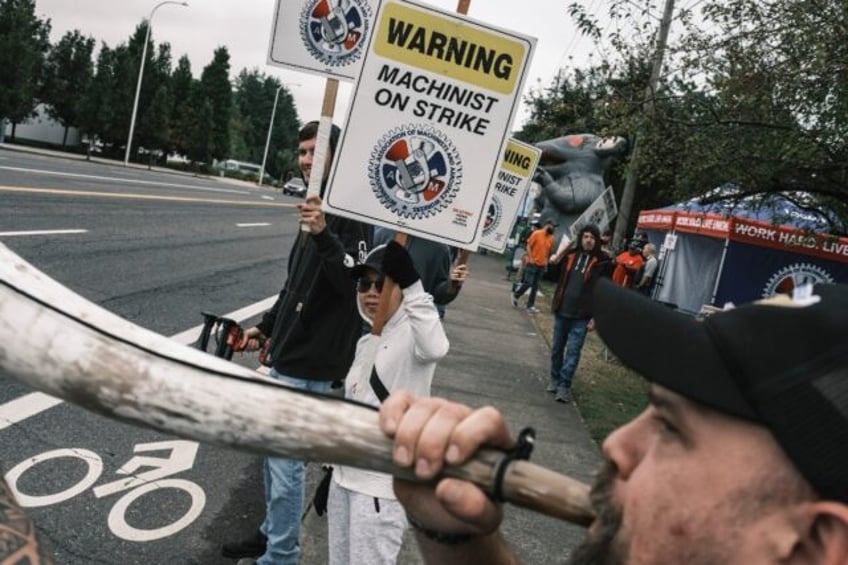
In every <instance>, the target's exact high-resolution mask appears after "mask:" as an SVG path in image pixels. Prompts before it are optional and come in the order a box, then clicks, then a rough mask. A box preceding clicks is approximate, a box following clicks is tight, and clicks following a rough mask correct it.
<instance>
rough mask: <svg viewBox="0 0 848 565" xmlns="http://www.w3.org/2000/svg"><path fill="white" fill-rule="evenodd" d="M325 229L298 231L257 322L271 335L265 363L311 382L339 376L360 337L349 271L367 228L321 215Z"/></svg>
mask: <svg viewBox="0 0 848 565" xmlns="http://www.w3.org/2000/svg"><path fill="white" fill-rule="evenodd" d="M326 221H327V228H326V229H325V230H324V231H323V232H321V233H320V234H318V235H309V236H307V237H306V243H305V245H304V244H302V242H303V240H304V237H305V236H306V234H304V233H303V232H300V234H299V235H298V237H297V238H295V241H294V244H293V245H292V250H291V253H290V254H289V264H288V278H287V279H286V283H285V285H284V286H283V290H282V291H280V296H279V297H278V298H277V302H275V303H274V306H273V307H272V308H271V310H269V311H268V312H266V313H265V315H264V316H263V317H262V321H261V322H260V323H259V324H257V327H258V328H259V330H260V331H261V332H262V333H263V334H264V335H266V336H270V337H271V351H270V354H271V362H272V365H273V367H274V368H275V369H276V370H277V371H278V372H279V373H282V374H283V375H286V376H289V377H295V378H299V379H306V380H312V381H335V380H340V379H343V378H344V377H345V375H346V374H347V371H348V369H349V368H350V365H351V363H352V362H353V354H354V350H355V348H356V341H357V340H358V339H359V337H360V336H361V335H362V322H361V320H360V318H359V311H358V310H357V308H356V289H355V288H354V284H353V280H352V279H351V274H350V269H351V268H352V267H353V266H354V264H356V263H357V262H360V261H362V260H364V257H365V254H366V253H367V251H368V250H369V249H370V248H371V241H372V227H371V226H368V225H365V224H362V223H360V222H357V221H355V220H348V219H345V218H339V217H335V216H331V215H329V214H328V215H326Z"/></svg>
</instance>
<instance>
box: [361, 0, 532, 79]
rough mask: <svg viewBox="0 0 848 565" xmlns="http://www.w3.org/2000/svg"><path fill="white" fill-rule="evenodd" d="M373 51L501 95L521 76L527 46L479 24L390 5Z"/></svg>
mask: <svg viewBox="0 0 848 565" xmlns="http://www.w3.org/2000/svg"><path fill="white" fill-rule="evenodd" d="M376 33H377V35H376V36H375V37H374V43H373V50H374V52H375V53H377V54H378V55H380V56H381V57H385V58H387V59H391V60H393V61H397V62H399V63H402V64H405V65H410V66H413V67H417V68H419V69H422V70H425V71H429V72H432V73H436V74H439V75H442V76H447V77H451V78H454V79H456V80H460V81H463V82H466V83H469V84H473V85H475V86H479V87H481V88H486V89H489V90H493V91H495V92H499V93H502V94H509V93H511V92H512V91H513V89H514V88H515V86H516V84H517V83H518V81H519V80H520V78H521V65H522V62H523V61H524V57H525V52H526V50H527V47H528V46H527V44H526V43H525V42H522V41H518V40H516V39H512V38H509V37H505V36H504V35H501V34H500V33H495V32H493V31H490V30H487V29H485V28H484V27H482V26H480V25H479V24H477V23H474V22H470V21H462V20H458V19H457V18H456V17H455V16H453V17H450V18H448V17H445V16H442V15H439V14H435V13H432V12H425V11H422V10H420V9H417V8H416V7H414V6H410V5H402V4H396V3H391V4H388V5H385V6H384V8H383V11H382V17H381V19H380V21H379V22H378V23H377V30H376Z"/></svg>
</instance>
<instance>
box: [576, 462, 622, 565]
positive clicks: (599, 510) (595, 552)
mask: <svg viewBox="0 0 848 565" xmlns="http://www.w3.org/2000/svg"><path fill="white" fill-rule="evenodd" d="M616 474H617V470H616V468H615V465H613V464H612V463H611V462H610V461H606V462H605V463H604V466H603V467H602V468H601V469H600V470H599V471H598V476H597V478H596V479H595V484H594V485H593V486H592V492H591V493H590V498H591V500H592V507H593V508H594V509H595V513H596V516H597V518H596V524H597V525H596V526H595V530H594V531H593V532H592V533H591V536H590V537H589V538H588V539H586V541H584V542H583V544H582V545H580V546H579V547H578V548H577V549H575V550H574V553H573V554H572V555H571V558H570V559H569V561H568V564H569V565H617V564H619V563H624V562H625V561H626V559H625V555H624V551H623V548H622V547H620V546H619V545H617V544H616V540H615V536H616V535H617V534H618V530H619V528H620V527H621V520H622V515H621V510H620V509H619V508H617V507H615V506H614V505H613V503H612V499H611V491H612V484H613V480H614V479H615V476H616Z"/></svg>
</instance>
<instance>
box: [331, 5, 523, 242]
mask: <svg viewBox="0 0 848 565" xmlns="http://www.w3.org/2000/svg"><path fill="white" fill-rule="evenodd" d="M533 48H534V40H533V39H531V38H528V37H524V36H520V35H518V34H515V33H513V32H509V31H504V30H501V29H497V28H493V27H491V26H488V25H486V24H482V23H479V22H475V21H473V20H469V19H467V18H465V17H463V16H460V15H457V14H453V13H447V12H442V11H439V10H437V9H435V8H432V7H430V6H425V5H421V4H416V3H412V2H400V1H398V0H383V2H382V4H381V6H380V8H379V12H378V14H377V18H376V24H375V26H374V32H373V34H372V36H371V41H370V43H369V46H368V48H367V49H366V52H365V56H364V60H363V64H362V71H361V74H360V77H359V79H358V81H357V83H356V86H355V87H354V91H353V95H352V99H351V107H350V113H349V115H348V120H347V123H346V124H345V128H344V131H343V133H342V138H341V140H340V142H339V146H338V149H337V151H338V158H337V159H336V163H335V168H334V169H333V171H332V172H331V173H330V179H329V189H328V191H327V194H326V196H325V207H326V209H327V211H329V212H332V213H335V214H338V215H341V216H347V217H352V218H356V219H359V220H362V221H365V222H368V223H372V224H376V225H382V226H386V227H389V228H392V229H397V230H400V231H404V232H407V233H411V234H414V235H419V236H421V237H425V238H428V239H433V240H437V241H442V242H444V243H447V244H448V245H453V246H457V247H462V248H465V249H471V250H475V249H476V248H477V245H478V243H479V237H480V234H481V232H482V226H483V222H484V221H485V218H486V207H487V204H488V200H489V198H488V197H489V193H490V190H491V189H492V188H493V186H492V179H493V177H494V176H495V173H496V171H497V170H498V169H499V168H500V165H501V161H502V156H503V152H502V148H503V147H504V146H505V142H506V138H507V132H508V130H509V127H510V125H511V123H512V119H513V117H514V114H515V111H516V108H517V104H518V100H519V96H520V94H521V88H522V86H523V83H524V79H525V77H526V69H527V68H528V66H529V62H530V57H531V55H532V52H533Z"/></svg>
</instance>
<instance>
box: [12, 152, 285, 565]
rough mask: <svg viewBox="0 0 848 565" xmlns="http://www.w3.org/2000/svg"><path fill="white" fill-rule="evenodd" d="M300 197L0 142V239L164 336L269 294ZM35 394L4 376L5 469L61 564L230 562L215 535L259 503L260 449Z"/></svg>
mask: <svg viewBox="0 0 848 565" xmlns="http://www.w3.org/2000/svg"><path fill="white" fill-rule="evenodd" d="M297 202H299V199H297V198H294V197H289V196H282V195H280V194H279V193H275V192H273V191H271V190H268V189H259V188H256V187H252V186H249V185H234V184H227V183H224V182H221V181H219V180H218V179H203V178H195V177H192V176H190V175H177V174H171V173H163V172H156V171H146V170H141V169H125V168H123V167H120V166H110V165H104V164H98V163H88V162H84V161H73V160H66V159H56V158H51V157H45V156H39V155H30V154H24V153H16V152H12V151H4V150H0V243H2V244H3V245H6V246H7V247H9V248H11V249H12V250H13V251H15V252H16V253H18V254H19V255H21V256H22V257H23V258H25V259H26V260H27V261H29V262H30V263H32V264H33V265H35V266H36V267H37V268H39V269H41V270H43V271H44V272H46V273H47V274H48V275H50V276H51V277H53V278H54V279H56V280H58V281H59V282H61V283H62V284H64V285H66V286H67V287H69V288H70V289H72V290H74V291H75V292H77V293H79V294H81V295H82V296H84V297H85V298H87V299H89V300H91V301H93V302H95V303H96V304H99V305H101V306H103V307H105V308H106V309H108V310H110V311H112V312H114V313H116V314H118V315H120V316H122V317H124V318H127V319H129V320H131V321H133V322H134V323H136V324H139V325H141V326H143V327H146V328H149V329H151V330H154V331H156V332H159V333H162V334H164V335H174V334H178V333H180V332H183V331H185V330H187V329H189V328H192V327H194V326H196V325H198V324H199V323H200V322H201V316H200V312H201V311H203V310H208V311H213V312H217V313H221V314H224V313H229V312H232V311H234V310H237V309H239V308H242V307H245V306H247V305H250V304H254V303H256V302H258V301H260V300H262V299H266V298H268V297H270V296H273V295H275V294H276V293H277V292H278V291H279V288H280V286H281V283H282V281H283V278H284V271H285V264H286V258H287V255H288V252H289V248H290V246H291V243H292V239H293V235H294V234H295V233H296V229H297V228H296V223H295V219H296V209H295V208H294V205H295V204H296V203H297ZM21 331H26V328H21ZM243 362H244V363H245V364H247V365H251V364H252V365H255V359H249V358H248V359H244V360H243ZM44 401H45V398H44V397H43V396H41V395H38V394H33V393H32V391H31V390H28V389H26V388H25V387H23V386H21V385H19V384H17V383H15V382H13V381H11V380H10V379H8V378H7V377H6V376H5V375H0V453H2V454H3V455H2V461H0V470H2V472H3V473H4V475H6V476H7V477H8V476H9V473H11V474H12V475H13V476H14V477H13V478H14V484H15V487H16V488H17V490H18V491H19V492H20V493H22V494H24V495H25V496H27V497H29V498H28V499H27V500H28V501H29V505H30V506H31V507H30V509H29V511H30V512H31V515H32V516H33V518H34V519H35V521H36V523H37V524H38V528H39V530H40V531H41V532H42V534H43V535H44V536H45V537H46V538H47V539H48V540H50V543H51V544H52V547H53V549H54V551H55V555H56V561H57V563H62V564H80V565H81V564H84V563H85V564H91V563H121V564H128V563H145V564H146V563H166V562H167V563H203V564H214V563H232V561H227V560H224V559H222V558H221V557H220V556H219V555H220V554H219V551H220V544H221V542H222V541H223V540H226V539H230V538H231V537H232V536H233V535H237V534H238V533H242V532H249V531H251V529H252V528H253V527H255V526H256V525H257V524H258V521H259V520H260V519H261V516H262V514H263V513H264V509H263V507H262V502H261V488H262V487H261V484H262V483H261V474H260V467H259V460H258V458H255V457H252V456H249V455H242V454H238V453H235V452H231V451H224V450H219V449H214V448H211V447H208V446H198V445H197V444H194V443H193V442H184V441H181V442H178V443H162V442H173V441H174V440H175V438H173V437H168V436H164V435H162V434H158V433H155V432H152V431H147V430H143V429H140V428H135V427H131V426H127V425H122V424H117V423H115V422H113V421H111V420H107V419H104V418H102V417H100V416H97V415H95V414H92V413H89V412H86V411H84V410H82V409H79V408H76V407H74V406H72V405H69V404H65V403H59V404H53V403H50V402H46V403H45V402H44ZM137 457H146V458H155V459H157V460H158V461H153V462H152V463H151V460H150V459H147V460H142V459H137ZM151 472H153V473H159V477H160V478H162V480H160V481H158V482H155V483H151V484H152V487H145V488H139V487H138V486H137V485H124V484H123V483H118V482H116V481H119V480H121V479H126V478H127V477H128V476H129V477H132V476H133V475H134V474H135V475H138V476H142V475H144V474H145V473H151ZM145 476H149V475H145ZM110 485H111V486H110Z"/></svg>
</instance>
